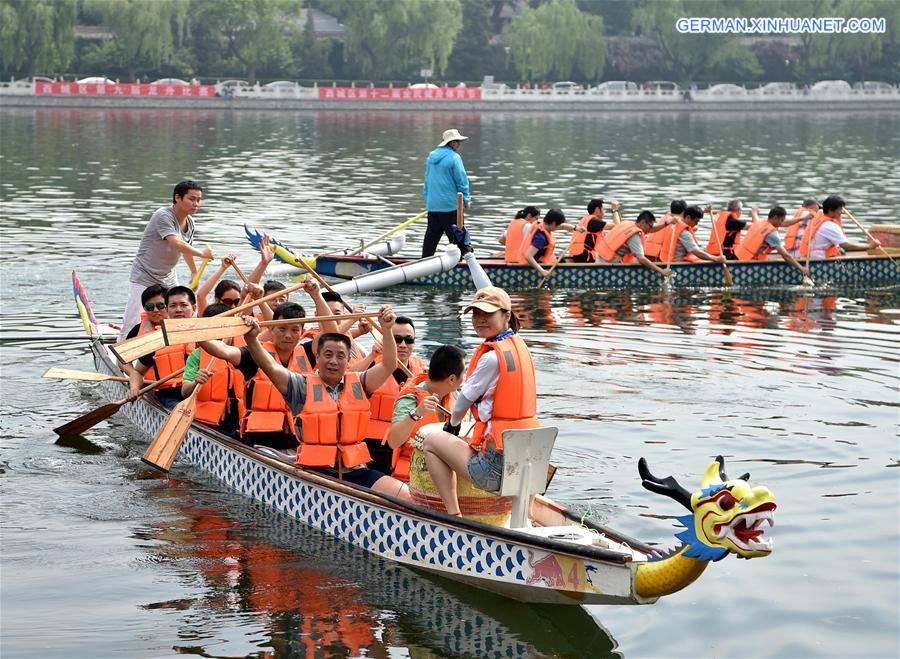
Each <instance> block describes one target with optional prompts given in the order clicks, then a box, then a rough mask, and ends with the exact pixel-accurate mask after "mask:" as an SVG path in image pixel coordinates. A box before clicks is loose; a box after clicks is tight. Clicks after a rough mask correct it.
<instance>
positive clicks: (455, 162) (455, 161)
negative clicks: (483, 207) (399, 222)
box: [422, 146, 471, 212]
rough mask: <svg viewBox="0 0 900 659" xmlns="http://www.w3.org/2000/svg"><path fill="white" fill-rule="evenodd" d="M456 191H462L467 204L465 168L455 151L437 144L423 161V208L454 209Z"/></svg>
mask: <svg viewBox="0 0 900 659" xmlns="http://www.w3.org/2000/svg"><path fill="white" fill-rule="evenodd" d="M457 192H462V193H463V200H464V201H465V202H466V203H467V204H468V203H469V200H470V199H471V197H469V177H468V176H466V168H465V167H464V166H463V161H462V158H461V157H460V155H459V154H458V153H457V152H456V151H454V150H453V149H451V148H450V147H449V146H439V147H438V148H436V149H435V150H434V151H432V152H431V153H429V154H428V159H427V160H426V161H425V185H424V186H422V195H423V196H424V197H425V209H426V210H429V211H438V212H448V211H455V210H456V193H457Z"/></svg>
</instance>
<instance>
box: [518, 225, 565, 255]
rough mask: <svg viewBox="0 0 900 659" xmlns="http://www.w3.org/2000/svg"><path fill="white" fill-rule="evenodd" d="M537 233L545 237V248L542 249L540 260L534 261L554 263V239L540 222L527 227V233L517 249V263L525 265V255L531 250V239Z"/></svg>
mask: <svg viewBox="0 0 900 659" xmlns="http://www.w3.org/2000/svg"><path fill="white" fill-rule="evenodd" d="M538 231H540V232H541V233H543V234H544V235H545V236H546V237H547V247H546V248H545V249H544V253H543V254H542V255H541V258H539V259H536V260H537V262H538V263H554V262H555V261H556V238H554V237H553V234H552V233H551V232H549V231H547V229H545V228H544V225H543V224H541V223H540V222H533V223H532V224H531V226H530V227H528V231H527V232H526V233H525V237H524V238H523V239H522V245H521V248H520V249H519V260H518V263H527V261H526V260H525V254H526V253H527V252H528V250H529V249H530V248H531V239H532V238H534V234H536V233H537V232H538Z"/></svg>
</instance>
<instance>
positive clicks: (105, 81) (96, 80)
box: [75, 76, 116, 85]
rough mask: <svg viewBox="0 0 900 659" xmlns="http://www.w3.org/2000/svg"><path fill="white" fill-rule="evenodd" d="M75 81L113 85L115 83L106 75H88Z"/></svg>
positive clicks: (87, 83) (83, 83) (84, 83)
mask: <svg viewBox="0 0 900 659" xmlns="http://www.w3.org/2000/svg"><path fill="white" fill-rule="evenodd" d="M75 82H76V83H78V84H79V85H114V84H116V81H115V80H110V79H109V78H107V77H106V76H88V77H87V78H82V79H81V80H76V81H75Z"/></svg>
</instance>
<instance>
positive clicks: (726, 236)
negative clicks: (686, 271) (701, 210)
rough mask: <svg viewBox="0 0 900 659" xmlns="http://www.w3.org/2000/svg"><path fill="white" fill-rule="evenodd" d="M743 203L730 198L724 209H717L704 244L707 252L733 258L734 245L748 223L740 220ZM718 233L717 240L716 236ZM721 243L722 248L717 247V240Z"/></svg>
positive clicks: (737, 242) (739, 240)
mask: <svg viewBox="0 0 900 659" xmlns="http://www.w3.org/2000/svg"><path fill="white" fill-rule="evenodd" d="M743 208H744V204H743V203H742V202H741V200H740V199H732V200H731V201H729V202H728V206H727V207H726V208H725V210H722V211H719V214H718V215H717V216H716V220H715V222H713V226H712V229H711V230H710V235H709V242H708V243H707V244H706V251H707V252H708V253H709V254H712V255H714V256H718V255H719V254H724V256H725V258H726V259H730V260H734V259H735V258H736V257H735V255H734V246H735V245H738V244H739V243H740V242H741V231H743V230H744V228H745V227H746V226H747V224H749V223H748V222H746V221H742V220H741V219H740V217H741V211H742V210H743ZM717 235H718V240H717V239H716V236H717ZM720 241H721V243H722V249H721V250H720V249H719V242H720Z"/></svg>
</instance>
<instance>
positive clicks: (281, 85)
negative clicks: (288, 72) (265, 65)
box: [262, 80, 299, 92]
mask: <svg viewBox="0 0 900 659" xmlns="http://www.w3.org/2000/svg"><path fill="white" fill-rule="evenodd" d="M297 87H299V85H298V84H297V83H296V82H292V81H290V80H276V81H275V82H268V83H266V84H265V85H263V86H262V88H263V89H267V90H269V91H273V92H292V91H294V90H295V89H297Z"/></svg>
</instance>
